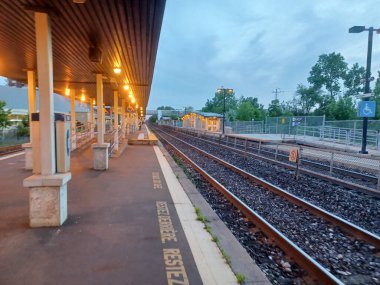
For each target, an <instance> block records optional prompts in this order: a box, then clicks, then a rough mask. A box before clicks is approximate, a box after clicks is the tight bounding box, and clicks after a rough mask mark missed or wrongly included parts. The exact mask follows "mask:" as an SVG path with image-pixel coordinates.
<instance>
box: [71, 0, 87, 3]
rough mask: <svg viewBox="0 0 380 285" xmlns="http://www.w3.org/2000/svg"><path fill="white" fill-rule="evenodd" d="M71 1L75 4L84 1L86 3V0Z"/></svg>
mask: <svg viewBox="0 0 380 285" xmlns="http://www.w3.org/2000/svg"><path fill="white" fill-rule="evenodd" d="M73 3H75V4H84V3H86V0H73Z"/></svg>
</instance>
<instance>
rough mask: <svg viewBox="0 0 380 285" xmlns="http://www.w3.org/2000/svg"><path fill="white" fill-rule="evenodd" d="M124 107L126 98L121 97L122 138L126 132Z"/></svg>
mask: <svg viewBox="0 0 380 285" xmlns="http://www.w3.org/2000/svg"><path fill="white" fill-rule="evenodd" d="M125 108H126V100H125V98H123V99H121V132H122V138H123V140H124V139H125V134H126V131H125V130H126V127H127V123H126V118H125Z"/></svg>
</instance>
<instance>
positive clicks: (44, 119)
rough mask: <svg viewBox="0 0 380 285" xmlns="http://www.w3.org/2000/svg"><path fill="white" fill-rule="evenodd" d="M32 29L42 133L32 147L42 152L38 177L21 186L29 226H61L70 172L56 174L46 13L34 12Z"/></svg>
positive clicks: (47, 19)
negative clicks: (26, 198)
mask: <svg viewBox="0 0 380 285" xmlns="http://www.w3.org/2000/svg"><path fill="white" fill-rule="evenodd" d="M35 30H36V45H37V70H38V87H39V91H40V106H39V109H40V114H39V122H36V123H39V124H37V126H38V127H39V129H40V130H41V131H40V132H39V138H38V139H37V138H36V137H34V142H33V144H34V146H37V148H38V149H40V150H43V151H38V153H39V155H38V156H36V155H35V156H34V158H33V170H35V169H36V168H35V167H34V166H35V165H36V161H35V160H38V162H39V163H40V169H36V171H37V170H38V172H39V174H36V175H32V176H30V177H28V178H26V179H25V180H24V182H23V185H24V187H28V188H30V192H29V223H30V226H32V227H51V226H60V225H62V224H63V223H64V221H65V220H66V218H67V182H68V181H69V180H70V179H71V173H70V172H67V173H60V174H56V161H55V145H56V144H55V133H54V101H53V59H52V44H51V30H50V21H49V16H48V14H45V13H39V12H36V13H35ZM42 130H43V131H42ZM34 146H33V147H34ZM33 152H35V151H33Z"/></svg>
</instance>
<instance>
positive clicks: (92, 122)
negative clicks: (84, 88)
mask: <svg viewBox="0 0 380 285" xmlns="http://www.w3.org/2000/svg"><path fill="white" fill-rule="evenodd" d="M90 125H91V127H90V128H91V130H90V138H91V139H93V138H94V132H95V113H94V105H93V104H92V103H90Z"/></svg>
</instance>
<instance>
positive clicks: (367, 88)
mask: <svg viewBox="0 0 380 285" xmlns="http://www.w3.org/2000/svg"><path fill="white" fill-rule="evenodd" d="M363 31H368V46H367V67H366V74H365V87H364V94H369V93H370V92H371V89H370V82H371V58H372V39H373V32H374V31H376V32H377V33H380V29H374V28H373V27H369V28H368V29H366V28H365V26H353V27H351V28H350V29H349V30H348V32H349V33H354V34H357V33H361V32H363ZM368 100H369V98H368V97H365V98H363V101H368ZM367 131H368V117H363V137H362V149H361V151H360V153H363V154H368V151H367V149H366V148H367Z"/></svg>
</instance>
